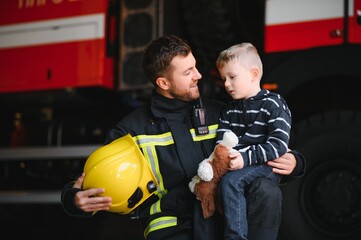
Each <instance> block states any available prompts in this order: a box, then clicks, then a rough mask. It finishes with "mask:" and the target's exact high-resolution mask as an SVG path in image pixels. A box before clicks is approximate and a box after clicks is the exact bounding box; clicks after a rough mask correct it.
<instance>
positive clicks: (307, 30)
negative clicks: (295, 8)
mask: <svg viewBox="0 0 361 240" xmlns="http://www.w3.org/2000/svg"><path fill="white" fill-rule="evenodd" d="M342 29H343V19H342V18H337V19H328V20H319V21H308V22H297V23H290V24H279V25H270V26H266V28H265V51H266V52H276V51H290V50H301V49H306V48H310V47H318V46H331V45H338V44H341V43H342V42H343V39H342ZM338 33H339V35H338Z"/></svg>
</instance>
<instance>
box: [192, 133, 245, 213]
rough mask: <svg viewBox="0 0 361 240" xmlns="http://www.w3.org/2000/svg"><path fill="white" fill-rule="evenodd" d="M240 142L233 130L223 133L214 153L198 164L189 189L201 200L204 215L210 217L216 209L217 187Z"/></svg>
mask: <svg viewBox="0 0 361 240" xmlns="http://www.w3.org/2000/svg"><path fill="white" fill-rule="evenodd" d="M237 143H238V137H237V136H236V134H234V133H233V132H232V131H227V132H225V133H224V134H223V139H222V140H221V141H220V142H219V143H218V144H217V145H216V146H215V148H214V150H213V152H212V154H211V155H210V156H209V157H208V158H206V159H204V160H203V161H202V162H200V163H199V165H198V170H197V175H195V176H194V177H193V178H192V180H191V181H190V182H189V189H190V190H191V192H192V193H194V194H195V196H196V198H197V199H198V200H199V201H201V206H202V211H203V217H204V218H209V217H211V216H212V215H213V214H214V212H215V211H216V200H217V191H218V190H217V188H218V184H219V181H220V179H221V177H222V176H223V175H224V174H226V173H227V171H228V170H229V163H230V161H231V158H230V157H229V155H230V153H231V152H232V151H236V150H235V149H233V148H234V147H235V146H236V145H237Z"/></svg>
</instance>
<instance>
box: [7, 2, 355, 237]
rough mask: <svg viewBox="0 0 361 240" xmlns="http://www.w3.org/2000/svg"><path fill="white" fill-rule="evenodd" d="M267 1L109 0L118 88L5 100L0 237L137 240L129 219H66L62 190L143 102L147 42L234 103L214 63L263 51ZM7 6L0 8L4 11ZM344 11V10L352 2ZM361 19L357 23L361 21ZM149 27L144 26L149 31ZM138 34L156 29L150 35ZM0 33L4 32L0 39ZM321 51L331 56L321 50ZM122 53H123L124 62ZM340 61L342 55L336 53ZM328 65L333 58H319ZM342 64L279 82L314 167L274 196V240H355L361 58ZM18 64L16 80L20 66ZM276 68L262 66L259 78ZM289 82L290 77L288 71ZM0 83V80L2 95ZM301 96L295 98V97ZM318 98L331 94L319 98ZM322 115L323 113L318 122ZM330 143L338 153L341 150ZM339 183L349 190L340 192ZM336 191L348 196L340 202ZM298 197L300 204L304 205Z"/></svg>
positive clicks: (209, 93)
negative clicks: (167, 50)
mask: <svg viewBox="0 0 361 240" xmlns="http://www.w3.org/2000/svg"><path fill="white" fill-rule="evenodd" d="M8 1H13V0H8ZM76 1H86V0H60V1H55V0H53V1H45V0H44V1H30V0H18V7H24V6H28V7H29V8H30V7H34V8H35V7H36V5H37V4H55V2H56V4H61V3H64V4H65V3H70V2H76ZM88 1H91V0H88ZM97 1H98V0H97ZM266 1H272V0H256V1H238V0H222V1H221V0H198V1H194V0H181V1H169V0H168V1H167V0H137V1H135V0H109V2H110V3H112V4H114V6H115V7H116V8H115V9H116V10H115V15H116V16H118V18H117V20H116V23H115V26H116V29H119V31H116V32H115V33H114V34H115V36H114V37H115V40H116V41H115V44H114V45H111V46H108V47H109V49H110V50H111V54H112V56H113V57H114V59H115V60H114V61H115V62H114V66H115V67H114V72H113V75H114V88H113V89H110V88H109V87H99V86H96V87H94V86H90V87H89V86H87V87H84V86H76V87H62V88H59V87H57V88H52V89H38V90H31V91H29V90H27V89H22V90H21V91H9V92H6V91H0V224H1V235H2V236H3V237H0V238H4V239H5V238H8V239H24V238H32V239H39V240H42V239H52V240H56V239H59V240H60V239H62V240H63V239H67V240H71V239H76V240H81V239H84V240H85V239H86V240H115V239H117V240H118V239H126V240H128V239H129V240H142V239H144V236H143V230H142V223H141V221H140V220H137V219H131V218H130V217H129V216H127V215H121V214H117V213H111V212H98V213H96V214H95V215H93V216H92V217H90V218H80V217H74V216H69V215H67V214H66V213H65V211H64V210H63V209H62V206H61V204H60V193H61V189H62V188H63V187H64V185H65V184H67V183H69V182H70V181H73V180H75V179H76V178H77V177H78V176H79V174H80V173H81V172H82V171H83V167H84V164H85V162H86V160H87V157H88V156H89V155H90V153H92V151H94V150H95V149H97V148H98V147H100V146H102V145H103V142H104V140H105V138H106V136H107V134H108V132H109V131H110V129H111V128H113V127H114V126H115V124H116V123H117V122H118V121H119V120H120V119H121V118H122V117H124V116H125V115H127V114H128V113H130V112H131V111H132V110H134V109H136V108H137V107H139V106H141V105H143V104H144V103H146V102H147V101H148V100H149V97H150V94H151V92H152V89H153V88H152V86H151V85H150V84H149V83H148V81H147V80H146V79H144V73H143V72H142V69H141V67H140V63H141V56H142V51H143V50H144V48H145V46H146V44H147V43H149V42H150V41H151V40H152V39H153V38H155V37H156V36H159V35H167V34H175V35H178V36H180V37H182V38H184V39H186V40H187V41H188V42H189V43H190V45H191V46H192V48H193V54H194V56H195V57H196V59H197V67H198V70H199V71H200V72H201V73H202V81H200V82H199V88H200V92H201V94H202V95H203V96H204V97H209V98H214V99H217V100H220V101H224V102H227V101H229V100H231V99H230V97H229V96H228V94H227V93H226V92H225V91H224V88H223V86H222V84H223V83H222V81H221V80H220V79H219V77H218V75H217V72H216V69H215V66H214V63H215V60H216V57H217V54H218V53H219V52H220V51H221V50H223V49H225V48H227V47H229V46H230V45H232V44H235V43H237V42H240V41H250V42H252V43H254V44H255V45H256V47H257V48H258V49H259V51H260V52H261V53H262V52H263V50H264V49H263V48H264V45H263V42H264V31H263V30H264V29H263V28H264V21H265V19H264V14H265V13H264V11H265V10H264V9H265V2H266ZM273 1H275V0H273ZM356 1H359V0H355V2H356ZM5 2H6V1H4V3H0V12H1V6H2V5H1V4H5ZM105 2H106V1H105ZM306 2H309V3H311V2H312V1H306ZM315 2H317V1H315ZM343 2H344V3H345V4H346V3H349V2H350V0H344V1H343ZM360 5H361V4H360V3H358V6H360ZM3 6H4V5H3ZM149 6H152V7H149ZM346 6H347V4H346ZM145 9H146V10H145ZM360 11H361V10H360ZM137 12H141V13H142V14H141V15H140V16H141V18H140V19H137ZM122 14H123V15H122ZM147 14H148V15H147ZM358 19H359V25H361V14H360V16H359V18H358ZM0 20H1V17H0ZM148 20H149V21H150V22H146V21H148ZM0 24H1V22H0ZM144 26H151V27H152V29H153V30H154V29H155V30H154V31H153V32H150V31H149V28H147V27H144ZM125 29H126V30H125ZM0 30H1V25H0ZM1 34H2V32H1V31H0V40H1ZM122 35H124V37H123V38H122V37H121V36H122ZM355 45H356V44H355ZM0 46H1V42H0ZM350 49H351V50H348V53H350V54H351V53H353V54H355V55H358V56H361V47H360V46H357V48H350ZM354 49H356V50H354ZM317 50H318V51H319V52H322V51H324V52H326V50H325V48H320V49H317ZM125 51H126V52H128V53H129V55H128V56H125V55H124V52H125ZM335 52H341V50H340V49H339V48H337V49H336V51H335ZM296 54H298V55H299V56H301V55H303V54H304V53H303V52H301V51H300V52H297V53H296ZM304 55H306V54H304ZM340 55H344V54H343V53H342V54H340ZM262 57H265V58H264V60H265V62H266V60H268V59H267V57H268V56H262ZM272 57H276V58H277V61H278V62H277V64H278V63H279V62H282V63H284V62H287V57H288V56H287V55H286V54H285V53H283V54H279V55H277V54H275V55H273V56H272ZM34 58H35V59H36V56H34ZM324 58H325V59H327V58H328V59H329V57H326V55H325V57H324ZM349 58H350V57H349V55H348V58H346V57H344V60H342V61H341V62H344V64H342V65H337V64H335V65H331V66H330V67H325V66H323V65H322V66H321V68H325V69H327V70H328V71H330V72H332V71H333V70H335V69H337V70H340V68H345V69H347V70H349V69H351V70H350V71H348V72H349V75H347V76H345V75H342V74H341V73H339V72H338V71H337V70H335V72H337V75H334V76H319V78H318V79H317V82H316V81H315V82H307V83H302V84H301V83H300V84H299V85H297V84H294V85H292V84H291V83H290V84H289V85H287V84H288V83H286V87H284V88H285V89H286V88H287V87H291V85H292V87H293V90H292V91H290V94H289V95H288V96H287V98H286V100H287V101H288V103H289V105H290V106H291V109H295V111H294V113H293V114H294V115H293V121H294V122H295V123H296V122H298V121H299V124H297V126H296V127H295V132H296V134H299V135H301V138H294V139H296V140H294V142H293V144H294V145H293V146H296V148H297V150H299V151H300V152H302V153H305V154H307V158H306V159H307V160H309V161H310V162H309V163H307V164H309V166H311V165H312V167H310V172H309V173H306V174H307V175H306V176H305V177H303V179H298V180H296V181H295V182H293V183H292V184H290V185H289V186H290V187H287V186H286V187H285V186H283V187H281V188H282V190H283V192H284V194H287V195H284V196H285V198H284V212H283V214H284V215H283V217H284V221H283V222H282V224H281V228H280V234H279V237H278V239H277V240H300V239H302V240H303V239H309V240H326V239H327V240H346V239H347V240H356V239H357V240H358V239H360V236H361V207H360V206H361V194H360V189H361V170H360V169H361V167H360V160H358V161H357V159H360V158H361V157H360V154H359V153H358V152H359V151H358V150H357V149H358V148H359V144H361V140H360V139H359V135H360V136H361V133H360V129H361V128H360V125H361V107H360V105H359V100H358V96H359V93H358V89H357V88H356V87H351V88H352V89H350V86H355V85H356V84H355V83H357V81H359V80H360V79H361V77H360V75H361V74H360V70H359V66H360V65H361V58H359V57H358V58H354V59H353V60H352V61H350V62H352V63H351V64H348V62H347V61H346V59H349ZM5 61H6V60H4V59H2V58H1V47H0V65H1V63H2V62H5ZM34 61H35V63H36V60H34ZM17 62H18V63H19V71H21V70H20V69H21V68H20V66H21V63H22V61H21V59H18V60H17ZM346 62H347V63H346ZM35 63H34V64H35ZM275 65H276V63H273V65H272V63H271V64H270V65H266V66H264V70H265V73H267V72H268V71H269V70H270V69H271V68H273V67H274V66H275ZM310 65H312V64H310ZM337 67H339V68H337ZM314 68H315V69H316V68H318V66H317V67H314ZM0 69H1V66H0ZM16 69H18V67H16ZM288 70H289V71H292V70H293V69H288ZM312 70H313V69H312ZM331 70H332V71H331ZM305 72H306V71H305ZM340 72H341V71H340ZM49 74H50V73H49ZM284 75H285V76H286V77H287V78H291V77H290V74H287V73H285V74H284ZM296 75H297V76H296ZM303 75H306V73H304V72H301V73H300V72H297V74H295V76H292V78H294V79H296V78H301V77H302V76H303ZM316 75H317V74H316ZM0 76H2V75H1V72H0ZM129 76H133V77H129ZM317 77H318V76H317ZM134 79H137V80H134ZM340 79H341V80H340ZM2 81H3V79H0V88H1V86H2V85H1V82H2ZM340 83H341V84H340ZM4 86H5V85H4ZM29 87H31V86H29ZM297 88H299V89H302V90H301V91H296V90H297ZM321 91H322V92H323V93H326V94H322V95H321V94H320V92H321ZM325 96H326V97H325ZM325 98H327V101H325ZM301 103H302V104H301ZM321 111H322V112H323V111H324V112H326V113H322V114H320V112H321ZM314 123H317V125H313V124H314ZM295 125H296V124H295ZM331 131H336V132H337V134H334V135H333V134H331V133H330V132H331ZM345 132H346V133H345ZM344 133H345V134H344ZM317 134H319V135H321V134H322V136H321V137H318V135H317ZM336 138H337V139H338V138H339V139H340V142H342V143H343V145H337V144H339V142H337V141H335V140H334V139H336ZM291 139H292V138H291ZM321 142H326V143H327V144H326V143H325V144H322V143H321ZM336 142H337V144H336ZM318 144H320V145H321V146H320V147H319V148H318V149H317V151H319V149H321V150H320V151H321V152H322V153H325V157H324V158H322V157H321V153H319V154H317V155H316V156H315V157H313V156H311V154H309V153H310V152H312V153H313V152H315V151H316V149H315V148H316V147H314V145H318ZM310 149H311V150H310ZM356 150H357V151H356ZM335 152H337V153H335ZM318 159H322V160H324V162H322V163H321V160H320V161H319V160H318ZM326 162H329V163H330V164H329V165H327V164H326ZM340 162H342V164H340ZM344 162H346V164H343V163H344ZM340 169H341V170H342V171H340ZM328 171H329V173H328ZM311 173H312V174H311ZM308 174H309V175H308ZM321 176H322V177H321ZM323 176H324V177H323ZM316 182H317V183H319V184H315V183H316ZM334 182H336V183H337V186H335V188H334V189H333V186H334V185H332V184H331V183H334ZM345 184H349V185H350V187H347V188H346V187H345ZM290 188H294V189H290ZM335 191H337V192H341V193H342V194H344V195H345V197H340V196H338V195H337V193H335ZM331 193H332V194H331ZM301 194H303V195H302V196H305V197H302V198H301V197H300V195H301ZM329 194H330V195H329ZM328 196H334V197H335V200H334V201H331V200H329V199H328V198H329V197H328ZM337 196H338V197H337ZM294 198H297V199H294ZM327 200H329V201H327ZM341 200H342V201H344V202H342V204H340V202H341ZM290 201H292V204H290ZM315 202H317V204H315ZM300 215H302V218H301V216H300ZM6 236H7V237H6Z"/></svg>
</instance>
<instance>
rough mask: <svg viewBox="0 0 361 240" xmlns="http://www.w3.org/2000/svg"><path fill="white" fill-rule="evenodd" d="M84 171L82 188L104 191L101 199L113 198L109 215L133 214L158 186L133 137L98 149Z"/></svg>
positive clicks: (123, 138) (128, 135)
mask: <svg viewBox="0 0 361 240" xmlns="http://www.w3.org/2000/svg"><path fill="white" fill-rule="evenodd" d="M84 172H85V178H84V182H83V189H90V188H104V189H105V192H104V193H102V194H99V196H109V197H111V198H112V205H111V207H110V208H109V210H108V211H110V212H117V213H120V214H128V213H130V212H131V211H133V210H134V209H135V208H136V207H138V206H139V205H140V204H141V203H142V202H144V201H145V200H146V199H148V198H149V197H150V196H151V195H152V194H153V193H154V192H155V190H156V189H157V187H158V182H157V180H156V178H155V176H154V174H153V172H152V170H151V169H150V167H149V165H148V163H147V161H146V159H145V158H144V156H143V154H142V152H141V151H140V149H139V148H138V146H137V145H136V143H135V142H134V140H133V139H132V137H131V136H130V134H127V135H125V136H124V137H121V138H118V139H116V140H114V141H113V142H111V143H109V144H107V145H104V146H102V147H100V148H98V149H96V150H95V151H94V152H93V153H92V154H91V155H90V156H89V157H88V159H87V160H86V162H85V165H84Z"/></svg>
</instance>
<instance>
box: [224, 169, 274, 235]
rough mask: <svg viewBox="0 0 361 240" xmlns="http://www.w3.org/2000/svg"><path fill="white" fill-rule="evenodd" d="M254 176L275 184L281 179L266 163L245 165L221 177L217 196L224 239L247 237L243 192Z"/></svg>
mask: <svg viewBox="0 0 361 240" xmlns="http://www.w3.org/2000/svg"><path fill="white" fill-rule="evenodd" d="M256 178H268V179H270V180H272V181H273V182H275V183H277V184H278V183H279V182H280V180H281V177H280V176H279V175H277V174H275V173H273V172H272V168H271V167H269V166H268V165H266V164H262V165H254V166H247V167H245V168H243V169H240V170H235V171H230V172H228V173H227V174H226V175H225V176H223V177H222V180H221V183H220V186H219V196H220V198H221V201H222V208H223V215H224V239H225V240H229V239H232V240H236V239H237V240H238V239H242V240H243V239H248V228H249V227H251V226H248V222H247V202H246V197H245V192H246V187H248V185H249V184H250V183H251V182H252V181H253V180H255V179H256ZM258 201H259V200H258ZM263 201H267V199H263ZM248 204H251V205H252V202H248ZM248 207H250V206H248ZM272 217H273V216H272ZM265 221H267V220H265ZM273 232H274V231H273ZM276 234H277V231H276ZM275 237H277V236H275Z"/></svg>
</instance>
